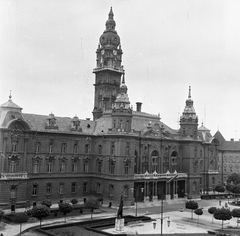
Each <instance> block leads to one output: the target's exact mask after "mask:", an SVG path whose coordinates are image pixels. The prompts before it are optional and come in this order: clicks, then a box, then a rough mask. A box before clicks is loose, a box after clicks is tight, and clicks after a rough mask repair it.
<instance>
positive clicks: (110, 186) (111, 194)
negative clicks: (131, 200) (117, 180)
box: [109, 184, 113, 196]
mask: <svg viewBox="0 0 240 236" xmlns="http://www.w3.org/2000/svg"><path fill="white" fill-rule="evenodd" d="M109 196H113V185H112V184H110V185H109Z"/></svg>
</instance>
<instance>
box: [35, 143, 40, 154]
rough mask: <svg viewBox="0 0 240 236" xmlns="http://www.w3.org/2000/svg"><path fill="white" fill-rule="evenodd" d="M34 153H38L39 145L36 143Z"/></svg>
mask: <svg viewBox="0 0 240 236" xmlns="http://www.w3.org/2000/svg"><path fill="white" fill-rule="evenodd" d="M35 153H40V143H36V146H35Z"/></svg>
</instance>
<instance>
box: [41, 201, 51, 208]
mask: <svg viewBox="0 0 240 236" xmlns="http://www.w3.org/2000/svg"><path fill="white" fill-rule="evenodd" d="M41 204H42V205H43V206H47V207H49V208H50V207H51V206H52V202H51V200H48V199H46V200H43V201H42V202H41Z"/></svg>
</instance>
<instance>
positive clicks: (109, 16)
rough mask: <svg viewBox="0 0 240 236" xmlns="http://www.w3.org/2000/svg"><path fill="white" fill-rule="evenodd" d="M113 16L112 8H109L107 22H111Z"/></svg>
mask: <svg viewBox="0 0 240 236" xmlns="http://www.w3.org/2000/svg"><path fill="white" fill-rule="evenodd" d="M113 16H114V14H113V11H112V7H111V8H110V12H109V14H108V19H109V20H113Z"/></svg>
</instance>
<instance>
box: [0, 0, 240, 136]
mask: <svg viewBox="0 0 240 236" xmlns="http://www.w3.org/2000/svg"><path fill="white" fill-rule="evenodd" d="M111 6H112V7H113V13H114V19H115V21H116V30H117V32H118V34H119V36H120V39H121V45H122V50H123V53H124V54H123V62H122V64H123V65H124V67H125V71H126V84H127V86H128V94H129V98H130V101H131V104H132V105H133V107H134V109H135V103H136V102H139V101H140V102H142V103H143V105H142V111H145V112H148V113H152V114H158V113H160V116H161V119H162V121H163V122H164V123H166V124H167V125H169V126H170V127H172V128H174V129H177V128H179V122H178V120H179V117H180V115H181V113H182V112H183V109H184V107H185V101H186V99H187V96H188V87H189V85H191V87H192V99H193V101H194V107H195V110H196V113H197V115H198V118H199V125H201V123H202V121H203V122H204V125H205V126H206V127H207V128H209V129H210V130H211V133H212V134H215V132H216V131H217V130H220V131H221V133H222V134H223V135H224V137H225V138H226V139H227V140H229V139H230V138H235V139H239V138H240V105H239V103H240V13H239V9H240V1H238V0H236V1H232V0H226V1H221V0H216V1H214V0H198V1H195V0H165V1H164V0H121V1H120V0H101V1H100V0H71V1H69V0H18V1H17V0H1V1H0V92H1V94H0V103H1V104H2V103H4V102H6V101H7V100H8V96H9V91H10V90H12V99H13V101H14V102H15V103H16V104H18V105H19V106H21V107H22V108H23V112H24V113H34V114H42V115H48V114H49V113H51V112H53V113H54V114H55V116H66V117H73V116H74V115H77V116H78V117H79V118H83V119H85V118H87V117H91V118H92V113H91V112H92V110H93V98H94V86H93V84H94V74H93V73H92V70H93V68H95V62H96V55H95V51H96V49H97V46H98V42H99V37H100V35H101V34H102V33H103V31H104V30H105V22H106V20H107V18H108V13H109V10H110V7H111Z"/></svg>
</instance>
